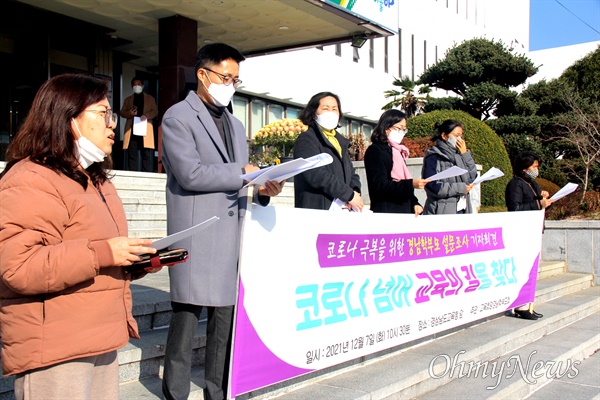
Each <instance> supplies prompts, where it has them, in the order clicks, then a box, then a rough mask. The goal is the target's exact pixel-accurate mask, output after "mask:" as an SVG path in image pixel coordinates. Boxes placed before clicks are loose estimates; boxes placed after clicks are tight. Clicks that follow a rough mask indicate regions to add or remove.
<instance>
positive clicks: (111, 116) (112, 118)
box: [85, 109, 117, 126]
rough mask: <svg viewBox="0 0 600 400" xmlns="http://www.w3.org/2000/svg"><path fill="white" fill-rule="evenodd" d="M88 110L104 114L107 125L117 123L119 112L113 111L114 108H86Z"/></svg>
mask: <svg viewBox="0 0 600 400" xmlns="http://www.w3.org/2000/svg"><path fill="white" fill-rule="evenodd" d="M85 111H88V112H93V113H96V114H100V115H104V122H106V126H111V125H113V124H114V125H115V126H116V125H117V114H115V113H114V112H113V110H110V109H108V110H85Z"/></svg>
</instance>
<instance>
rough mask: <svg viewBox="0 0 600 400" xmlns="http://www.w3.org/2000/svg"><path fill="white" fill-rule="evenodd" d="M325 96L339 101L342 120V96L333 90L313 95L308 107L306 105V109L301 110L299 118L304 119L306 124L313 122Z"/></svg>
mask: <svg viewBox="0 0 600 400" xmlns="http://www.w3.org/2000/svg"><path fill="white" fill-rule="evenodd" d="M325 97H333V98H334V99H335V100H336V101H337V103H338V111H339V112H340V119H339V120H340V121H341V120H342V117H343V115H342V103H340V98H339V97H338V95H337V94H334V93H331V92H320V93H317V94H315V95H314V96H313V97H311V98H310V100H309V101H308V104H307V105H306V107H304V109H303V110H302V111H301V112H300V116H299V117H298V119H299V120H300V121H302V123H303V124H305V125H310V124H312V122H313V121H314V120H315V119H316V118H317V109H318V108H319V105H320V104H321V99H324V98H325ZM338 126H339V123H338Z"/></svg>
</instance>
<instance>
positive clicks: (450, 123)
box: [431, 119, 465, 143]
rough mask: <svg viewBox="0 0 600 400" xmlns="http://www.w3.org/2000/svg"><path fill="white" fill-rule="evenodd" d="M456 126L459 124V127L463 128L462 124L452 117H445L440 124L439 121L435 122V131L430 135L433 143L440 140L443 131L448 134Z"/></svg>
mask: <svg viewBox="0 0 600 400" xmlns="http://www.w3.org/2000/svg"><path fill="white" fill-rule="evenodd" d="M457 126H460V127H461V128H463V129H465V127H464V126H463V124H461V123H460V122H458V121H455V120H453V119H447V120H445V121H444V122H442V123H441V124H440V123H439V122H436V123H435V129H436V130H437V132H436V133H434V134H433V136H432V137H431V141H432V142H434V143H435V142H437V141H438V140H442V139H443V138H442V133H445V134H446V135H448V134H449V133H450V132H452V131H453V130H454V129H455V128H456V127H457Z"/></svg>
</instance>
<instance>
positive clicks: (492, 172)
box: [473, 167, 504, 183]
mask: <svg viewBox="0 0 600 400" xmlns="http://www.w3.org/2000/svg"><path fill="white" fill-rule="evenodd" d="M501 176H504V172H502V171H500V170H499V169H498V168H496V167H492V168H490V169H488V171H487V172H486V173H485V174H483V175H481V176H480V177H479V178H477V179H475V181H473V183H481V182H485V181H491V180H492V179H496V178H500V177H501Z"/></svg>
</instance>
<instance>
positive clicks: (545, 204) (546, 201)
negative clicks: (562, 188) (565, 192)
mask: <svg viewBox="0 0 600 400" xmlns="http://www.w3.org/2000/svg"><path fill="white" fill-rule="evenodd" d="M553 202H554V200H551V199H542V200H540V204H541V205H542V209H546V208H547V207H550V205H551V204H552V203H553Z"/></svg>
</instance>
